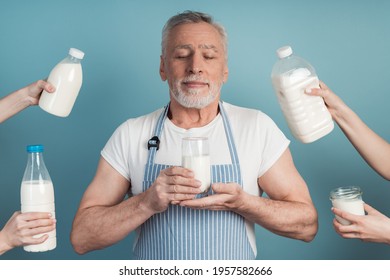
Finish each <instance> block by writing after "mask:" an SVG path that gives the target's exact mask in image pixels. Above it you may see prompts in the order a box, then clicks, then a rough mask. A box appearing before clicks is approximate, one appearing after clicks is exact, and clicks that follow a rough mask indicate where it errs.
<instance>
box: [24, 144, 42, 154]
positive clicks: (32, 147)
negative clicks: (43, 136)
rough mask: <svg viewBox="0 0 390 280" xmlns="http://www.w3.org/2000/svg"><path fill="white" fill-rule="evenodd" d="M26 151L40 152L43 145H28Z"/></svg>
mask: <svg viewBox="0 0 390 280" xmlns="http://www.w3.org/2000/svg"><path fill="white" fill-rule="evenodd" d="M27 152H28V153H41V152H43V145H28V146H27Z"/></svg>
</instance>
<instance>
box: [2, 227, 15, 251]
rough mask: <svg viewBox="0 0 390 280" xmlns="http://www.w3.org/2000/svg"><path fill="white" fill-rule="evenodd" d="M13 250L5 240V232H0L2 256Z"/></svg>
mask: <svg viewBox="0 0 390 280" xmlns="http://www.w3.org/2000/svg"><path fill="white" fill-rule="evenodd" d="M11 249H12V247H10V246H9V245H8V244H7V242H6V240H5V236H4V232H2V231H1V230H0V256H1V255H2V254H4V253H5V252H7V251H9V250H11Z"/></svg>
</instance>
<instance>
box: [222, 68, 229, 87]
mask: <svg viewBox="0 0 390 280" xmlns="http://www.w3.org/2000/svg"><path fill="white" fill-rule="evenodd" d="M228 77H229V68H228V67H227V66H226V67H225V70H224V72H223V83H226V82H227V80H228Z"/></svg>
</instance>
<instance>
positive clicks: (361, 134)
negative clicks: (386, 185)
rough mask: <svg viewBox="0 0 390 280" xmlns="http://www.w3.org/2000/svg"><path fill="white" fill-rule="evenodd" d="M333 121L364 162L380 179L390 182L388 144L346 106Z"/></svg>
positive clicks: (389, 147) (389, 151)
mask: <svg viewBox="0 0 390 280" xmlns="http://www.w3.org/2000/svg"><path fill="white" fill-rule="evenodd" d="M335 120H336V122H337V123H338V124H339V126H340V128H341V129H342V131H343V132H344V134H345V135H346V136H347V138H348V139H349V141H350V142H351V143H352V145H353V146H354V147H355V148H356V150H357V151H358V152H359V154H360V155H361V156H362V157H363V158H364V160H365V161H366V162H367V163H368V164H369V165H370V166H371V167H372V168H373V169H374V170H375V171H376V172H378V173H379V174H380V175H381V176H382V177H384V178H385V179H387V180H390V144H389V143H388V142H387V141H385V140H384V139H383V138H381V137H380V136H379V135H378V134H376V133H375V132H374V131H372V130H371V129H370V128H369V127H368V126H367V125H366V124H365V123H364V122H363V121H362V120H361V119H360V118H359V116H358V115H356V114H355V113H354V112H353V111H352V110H351V109H350V108H348V107H347V106H345V107H342V108H341V109H340V110H339V112H337V114H336V115H335Z"/></svg>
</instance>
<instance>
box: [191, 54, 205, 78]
mask: <svg viewBox="0 0 390 280" xmlns="http://www.w3.org/2000/svg"><path fill="white" fill-rule="evenodd" d="M188 72H189V73H190V74H201V73H203V60H202V57H200V56H199V55H196V54H194V55H193V56H192V57H191V60H190V61H189V65H188Z"/></svg>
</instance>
